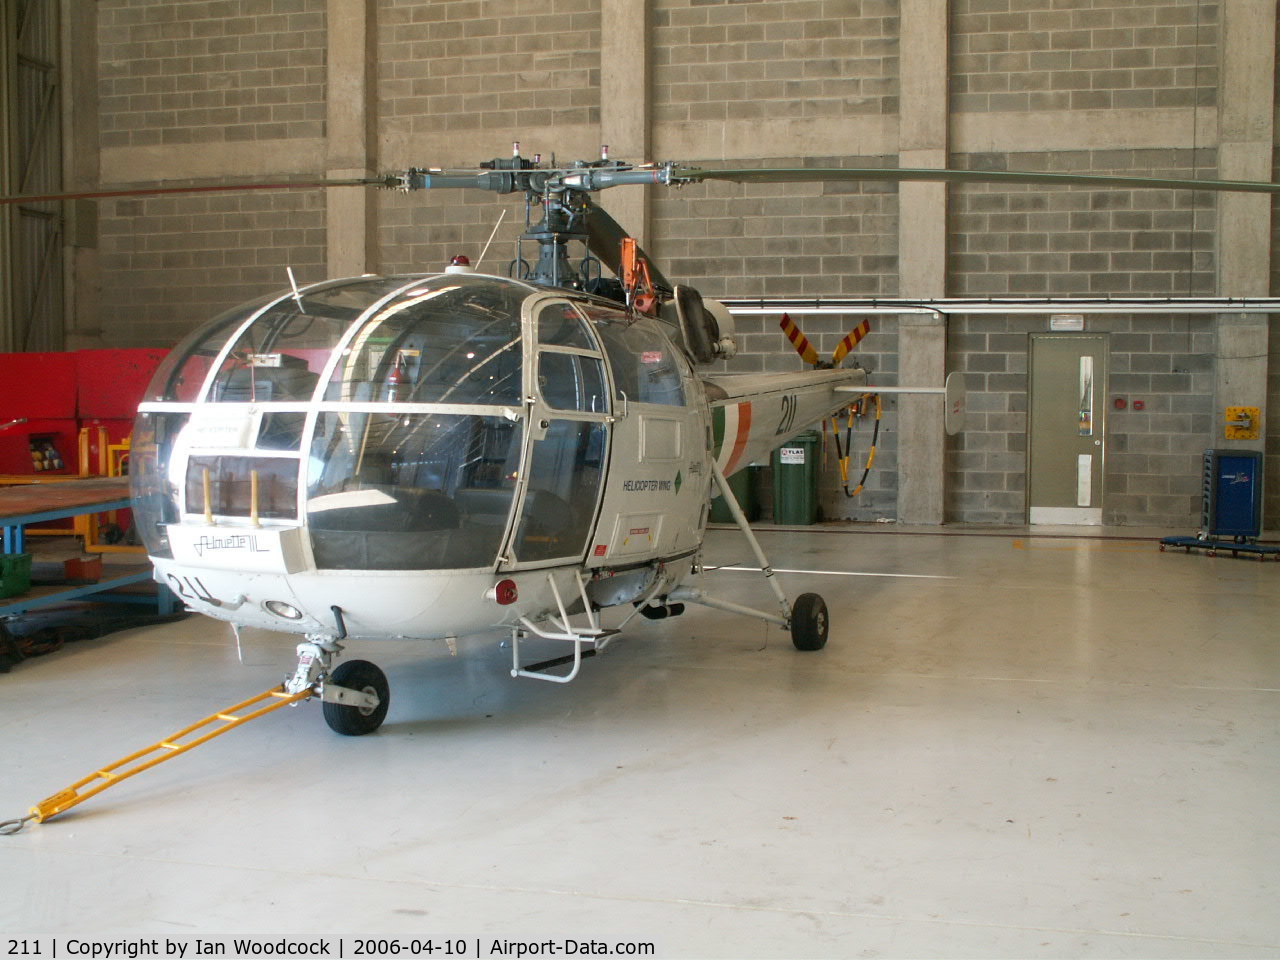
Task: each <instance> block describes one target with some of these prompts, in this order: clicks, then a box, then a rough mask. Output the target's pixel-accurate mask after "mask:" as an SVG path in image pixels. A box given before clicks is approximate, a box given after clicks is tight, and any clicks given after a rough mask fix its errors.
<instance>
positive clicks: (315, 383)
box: [134, 274, 608, 570]
mask: <svg viewBox="0 0 1280 960" xmlns="http://www.w3.org/2000/svg"><path fill="white" fill-rule="evenodd" d="M534 295H537V291H536V290H535V289H534V288H531V287H529V286H527V285H526V284H523V283H520V282H516V281H510V280H503V279H498V278H494V277H483V276H477V275H466V274H444V275H436V276H431V277H418V278H415V277H411V276H401V277H361V278H357V279H352V280H343V281H336V282H333V283H327V284H323V285H317V286H314V287H310V288H307V289H304V290H302V291H301V292H300V293H298V294H296V295H292V296H290V295H284V296H282V295H280V294H277V295H275V297H273V298H270V299H265V300H260V301H258V302H256V303H253V304H246V305H244V306H242V307H239V308H237V309H236V310H233V311H229V312H228V313H226V314H224V315H223V316H221V317H218V318H217V319H215V320H214V321H212V322H210V323H209V324H207V325H206V326H205V327H203V328H201V329H200V330H199V331H197V332H196V333H194V334H193V335H192V336H190V337H188V338H187V340H186V341H184V343H183V344H181V345H180V346H179V347H178V348H177V349H176V350H175V351H174V354H173V355H171V356H170V358H168V359H167V360H166V362H165V365H164V367H163V368H162V369H161V370H160V371H159V373H158V374H157V377H156V379H155V380H154V381H153V384H152V387H151V389H150V391H149V400H150V401H151V402H152V403H154V404H155V405H156V409H154V410H147V409H146V408H145V407H144V412H143V414H142V417H141V419H140V420H139V433H138V442H139V448H138V450H137V452H136V457H137V459H136V468H137V471H136V472H137V477H136V478H135V484H134V487H135V491H136V492H137V493H138V495H139V497H140V502H139V506H138V512H139V514H140V515H141V520H142V523H143V525H144V527H145V528H146V529H147V530H148V547H149V549H150V552H151V553H152V555H153V556H164V555H166V553H167V551H168V544H167V543H166V541H165V537H166V534H165V530H166V528H167V527H168V526H169V525H172V524H175V523H183V522H188V521H190V520H191V519H192V518H201V522H205V523H208V522H213V523H216V524H221V523H229V524H232V525H235V524H239V523H243V522H248V521H252V522H264V521H265V522H267V523H277V524H283V525H290V524H298V523H305V525H306V527H307V529H308V530H309V532H310V537H311V546H312V555H313V557H314V561H315V565H316V567H317V568H318V569H321V570H326V569H328V570H334V569H337V570H424V569H453V568H469V567H478V566H488V565H491V564H493V563H496V562H497V559H498V554H499V550H500V548H501V546H502V543H503V541H504V538H505V537H506V535H507V530H508V527H509V525H510V523H511V518H512V516H513V514H514V512H515V496H516V492H517V487H518V481H519V480H520V476H521V475H520V470H521V463H522V458H523V457H524V456H525V445H526V440H527V434H526V429H525V417H524V407H525V403H524V397H525V392H526V390H528V389H530V387H529V386H528V384H526V383H524V382H523V381H524V380H525V378H526V375H525V370H524V356H525V344H524V332H525V324H524V322H523V321H522V317H523V316H524V308H525V306H526V301H527V300H528V299H529V298H530V296H534ZM558 309H559V311H560V314H562V316H560V315H557V316H559V319H560V321H561V323H560V326H559V327H557V328H556V329H555V330H553V329H552V327H551V325H550V324H549V322H548V323H544V324H543V326H542V328H540V330H541V332H542V334H543V336H542V346H541V350H542V353H543V354H544V356H543V357H542V363H541V364H540V365H539V366H538V367H537V369H538V370H539V371H540V372H541V374H542V375H543V376H545V377H548V378H549V379H550V380H552V381H555V384H554V387H555V389H552V388H550V387H548V388H545V389H546V393H547V396H548V402H549V403H551V404H552V405H554V406H555V407H556V409H557V410H567V411H570V412H571V414H572V415H574V416H576V417H581V416H583V415H589V414H594V415H596V416H600V417H602V416H603V414H604V411H605V410H606V409H607V406H608V397H607V388H606V381H605V377H604V370H603V362H602V359H601V358H600V356H599V353H598V352H597V349H596V348H595V347H594V346H592V344H591V341H590V340H589V339H587V337H586V335H585V332H584V330H585V328H584V327H583V325H582V323H581V320H580V319H579V318H578V317H577V315H576V314H575V313H574V312H573V311H572V309H571V308H568V307H567V305H565V304H560V305H559V308H558ZM566 338H567V339H566ZM557 363H558V364H559V366H556V364H557ZM206 383H207V384H208V387H207V390H206V389H205V384H206ZM410 404H412V405H416V406H415V407H407V405H410ZM393 405H394V406H393ZM513 407H514V408H518V409H515V410H513V409H512V408H513ZM572 426H574V427H575V428H576V427H577V426H578V424H577V423H576V421H575V422H574V423H573V424H572ZM588 426H592V425H588ZM144 428H145V429H144ZM544 447H546V448H547V449H550V444H544ZM596 447H600V444H599V443H598V442H597V443H596ZM557 449H558V448H557ZM592 449H593V450H594V449H595V448H592ZM595 456H596V460H597V461H598V460H599V458H600V456H601V454H600V452H599V451H597V453H596V455H595ZM530 496H533V494H532V493H531V494H530ZM547 496H548V495H542V499H540V500H538V501H537V502H538V503H540V504H541V503H543V502H544V501H545V502H550V501H548V500H547ZM204 518H208V519H204ZM521 529H522V530H524V527H522V528H521ZM525 539H526V540H527V539H529V538H528V537H525ZM535 539H536V538H535ZM544 539H546V538H545V537H544ZM521 542H522V543H523V541H521ZM538 542H542V541H538ZM547 542H548V543H550V542H552V541H550V540H547ZM532 549H533V548H532V547H529V548H527V549H526V548H525V547H523V546H522V547H521V550H522V556H523V554H524V553H527V552H529V551H530V550H532ZM574 549H575V550H578V551H579V552H580V550H581V545H580V544H577V543H576V541H575V547H574ZM526 559H527V558H526Z"/></svg>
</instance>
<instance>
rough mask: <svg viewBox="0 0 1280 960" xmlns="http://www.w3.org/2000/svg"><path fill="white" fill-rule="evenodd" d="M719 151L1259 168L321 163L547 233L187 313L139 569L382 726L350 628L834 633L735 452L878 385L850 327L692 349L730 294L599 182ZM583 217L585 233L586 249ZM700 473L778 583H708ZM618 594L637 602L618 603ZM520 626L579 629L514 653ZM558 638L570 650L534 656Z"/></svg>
mask: <svg viewBox="0 0 1280 960" xmlns="http://www.w3.org/2000/svg"><path fill="white" fill-rule="evenodd" d="M712 179H719V180H728V181H734V182H742V183H749V182H762V181H775V182H786V181H791V182H795V181H813V180H865V179H885V180H938V179H942V180H950V181H960V182H963V181H966V180H968V181H984V182H990V181H1001V180H1006V181H1013V182H1030V183H1084V182H1088V183H1092V184H1098V183H1102V184H1111V185H1115V186H1125V185H1141V186H1166V187H1170V188H1192V189H1196V188H1209V189H1222V190H1256V191H1266V192H1274V191H1275V189H1276V187H1275V185H1273V184H1261V183H1252V182H1244V181H1196V180H1190V181H1185V180H1153V179H1150V178H1132V177H1104V176H1078V175H1058V174H1045V173H1017V172H1014V171H952V170H903V169H889V168H886V169H872V170H866V169H835V170H824V169H809V168H806V169H798V170H773V169H750V170H709V169H700V168H690V167H685V166H680V165H678V164H676V163H673V162H666V163H656V164H652V163H651V164H631V163H625V162H620V161H616V160H611V159H609V157H608V153H607V150H602V151H601V156H600V158H599V159H598V160H593V161H576V162H573V163H569V164H561V165H557V164H556V163H555V162H554V160H553V161H552V162H551V163H549V164H544V163H543V162H542V160H541V157H538V156H535V157H533V158H525V157H523V156H521V154H520V149H519V144H518V143H517V144H515V145H514V148H513V152H512V155H511V156H510V157H505V158H497V159H494V160H490V161H487V162H485V163H482V164H480V165H479V167H478V169H476V170H465V171H446V170H441V169H429V168H410V169H408V170H404V171H400V172H397V173H391V174H386V175H384V176H382V177H378V178H367V179H360V180H355V181H342V182H337V183H331V182H327V181H326V182H324V183H323V185H326V186H332V185H342V186H371V185H372V186H379V187H384V188H389V189H394V190H400V191H406V192H413V191H418V190H424V189H478V190H487V191H490V192H494V193H498V194H523V196H524V199H525V205H526V228H527V229H526V231H525V232H524V234H522V236H521V239H520V243H522V244H523V243H531V244H534V245H536V249H537V255H536V260H528V259H525V258H524V256H523V254H522V251H521V250H520V249H518V251H517V255H516V258H515V260H514V261H513V262H512V265H511V269H510V270H509V271H508V273H507V275H499V274H481V273H477V272H475V271H473V270H472V269H470V267H469V265H468V264H466V263H464V262H462V260H461V259H459V260H458V261H457V262H455V263H454V264H452V265H451V266H450V267H448V268H446V269H444V270H443V271H440V272H435V273H423V274H412V275H409V274H406V275H397V276H373V275H369V276H360V277H351V278H346V279H338V280H328V281H323V282H320V283H314V284H308V285H305V286H302V287H299V286H298V285H297V283H296V282H295V281H294V279H293V276H292V273H291V272H290V274H289V279H290V287H289V288H288V289H285V290H282V291H279V292H278V293H275V294H273V295H270V296H267V297H263V298H260V299H258V300H256V301H253V302H251V303H249V304H245V305H242V306H239V307H236V308H234V309H232V310H230V311H227V312H226V313H224V314H222V315H220V316H218V317H216V318H214V319H213V320H211V321H209V322H208V323H206V324H205V325H204V326H202V327H200V328H199V329H197V330H195V331H193V332H192V333H191V334H190V335H189V336H188V337H187V338H186V339H184V340H183V341H182V342H181V343H180V344H179V345H178V346H177V347H176V348H175V349H174V350H173V351H172V353H171V354H170V355H169V356H168V358H167V359H166V360H165V361H164V362H163V363H162V364H161V366H160V367H159V368H158V369H157V372H156V375H155V377H154V379H153V381H152V383H151V385H150V386H149V387H148V390H147V393H146V396H145V399H144V401H143V402H142V404H141V405H140V407H139V413H138V419H137V422H136V426H135V430H134V435H133V449H132V461H131V488H132V495H133V498H134V503H135V522H136V524H137V527H138V530H139V533H140V535H141V538H142V540H143V543H144V545H145V546H146V549H147V552H148V555H149V557H150V559H151V562H152V564H153V565H154V570H155V573H154V575H155V579H156V580H157V581H159V582H160V583H161V584H164V585H166V586H168V587H169V588H170V589H171V590H173V592H174V593H176V594H177V595H178V597H180V598H181V599H182V601H183V602H184V603H185V604H186V606H187V607H188V608H189V609H191V610H194V611H197V612H199V613H202V614H205V615H208V616H210V617H213V618H216V619H220V620H224V621H227V622H229V623H230V624H231V625H232V626H233V628H234V629H236V630H238V629H240V628H241V627H259V628H266V629H271V630H278V631H285V632H291V633H295V634H299V635H301V636H302V637H303V640H302V642H300V643H299V644H298V647H297V662H296V665H295V667H294V670H293V673H292V674H291V675H290V676H289V677H288V678H287V679H286V681H285V683H284V685H283V689H284V691H285V692H287V693H289V694H291V695H301V694H310V695H312V696H314V697H317V698H319V699H320V700H321V702H322V704H323V714H324V718H325V720H326V722H327V723H328V725H329V726H330V727H331V728H332V729H333V730H335V731H336V732H338V733H341V734H346V735H363V734H368V733H371V732H373V731H375V730H377V729H378V728H379V726H380V725H381V724H382V722H383V721H384V719H385V717H386V714H387V709H388V705H389V702H390V691H389V686H388V683H387V680H386V677H385V674H384V673H383V672H382V671H381V670H380V669H379V668H378V667H376V666H375V665H374V664H372V663H370V662H368V661H365V660H346V661H343V662H341V663H337V662H336V661H337V660H338V658H339V656H340V654H341V653H342V651H343V649H344V643H345V642H346V641H348V640H349V639H354V640H361V641H378V640H387V639H402V638H412V639H421V640H443V641H446V642H448V643H449V644H450V646H451V647H453V646H454V645H455V643H456V640H457V638H459V637H462V636H471V635H476V634H483V633H492V632H497V633H499V634H500V635H505V636H507V637H509V641H510V649H511V653H512V666H511V675H512V676H513V677H527V678H534V679H539V680H543V681H549V682H556V683H567V682H569V681H571V680H573V679H574V678H575V677H576V676H577V675H578V673H579V670H580V668H581V665H582V661H583V659H584V658H585V657H586V656H589V655H591V654H593V653H595V652H598V651H601V650H603V649H605V647H606V646H607V645H608V644H609V643H610V642H611V641H612V640H613V639H614V638H615V637H616V636H618V635H619V633H620V631H622V630H623V629H624V628H625V627H626V626H627V625H628V624H629V623H630V622H631V621H632V620H633V619H634V618H635V617H636V616H638V615H639V616H645V617H648V618H651V619H659V618H666V617H672V616H678V615H680V614H681V613H683V611H684V607H685V604H687V603H695V604H702V605H705V606H708V607H712V608H715V609H719V610H724V611H728V612H732V613H737V614H743V615H746V616H752V617H756V618H759V619H761V620H764V621H766V622H769V623H773V624H776V625H778V626H781V627H783V628H784V629H786V630H787V631H789V633H790V635H791V638H792V642H793V645H794V646H795V647H796V648H798V649H799V650H802V651H816V650H820V649H822V647H823V646H824V645H825V644H826V642H827V638H828V635H829V632H830V618H829V615H828V612H827V608H826V604H825V602H824V601H823V599H822V598H821V596H819V595H818V594H816V593H804V594H801V595H800V596H798V597H796V598H795V600H794V601H792V600H790V599H789V598H788V597H787V596H786V594H785V592H784V591H783V590H782V588H781V587H780V586H779V585H778V583H777V580H776V578H774V577H773V575H772V573H773V571H772V569H771V567H770V565H769V563H768V560H767V558H766V557H765V555H764V552H763V550H762V549H761V548H760V545H759V543H758V542H757V541H756V539H755V537H754V536H753V534H752V532H751V529H750V525H749V524H748V523H747V521H746V519H745V517H744V516H743V514H742V511H741V510H740V509H739V508H738V507H737V504H736V501H735V500H734V498H733V495H732V492H731V491H730V489H729V486H728V483H727V477H728V476H730V475H732V474H733V473H734V472H736V471H737V470H739V469H742V468H743V467H745V466H746V465H747V464H749V463H750V462H752V461H753V460H756V459H759V458H760V457H762V456H764V455H765V454H767V453H769V452H770V451H771V450H772V449H774V448H776V447H778V446H779V445H781V444H783V443H785V442H786V441H787V440H788V439H790V438H791V437H793V436H794V435H795V434H796V433H798V432H800V431H801V430H803V429H805V428H806V427H807V426H808V425H809V424H811V423H814V422H816V421H818V420H820V419H822V418H823V417H825V416H827V415H828V414H830V413H833V412H835V411H838V410H840V409H841V408H843V407H845V406H848V405H849V403H850V402H851V400H853V399H854V398H855V397H856V396H859V395H865V394H869V393H872V392H887V390H886V388H883V387H873V386H871V385H870V384H869V383H868V375H867V371H866V370H864V369H862V368H861V367H859V366H857V365H856V364H855V365H853V366H842V363H843V361H845V360H846V358H848V357H849V356H851V353H852V350H853V349H854V347H856V345H857V342H858V339H859V337H860V336H861V335H862V334H863V333H865V330H866V327H865V325H860V327H859V328H858V329H857V330H855V331H854V332H852V333H851V334H850V335H849V336H847V337H845V339H844V340H843V341H841V343H840V345H839V347H838V348H837V349H836V351H835V352H834V353H833V355H832V357H831V359H830V360H829V361H823V360H822V359H821V358H820V357H818V355H817V353H816V351H813V349H812V347H811V346H810V345H809V344H808V343H807V341H805V339H804V337H803V334H800V333H799V331H798V328H795V329H794V330H788V335H789V336H790V338H791V339H792V342H793V345H795V346H796V347H797V349H798V350H799V352H800V353H801V355H802V356H803V357H804V358H805V360H806V361H807V362H808V363H809V365H810V367H811V368H812V369H810V370H808V371H803V372H794V373H770V374H763V373H762V374H725V373H719V372H711V371H710V370H708V366H709V365H710V364H712V363H714V362H715V361H717V360H724V359H729V358H731V357H732V356H733V355H734V353H735V352H736V342H735V339H734V332H733V320H732V316H731V315H730V313H729V312H728V310H727V309H725V307H724V306H723V305H722V304H720V303H718V302H717V301H715V300H712V299H710V298H704V297H702V296H701V295H700V294H699V293H698V291H697V290H696V289H694V288H693V287H690V286H684V285H675V284H672V283H671V282H670V281H668V280H667V278H666V277H665V276H664V275H663V274H662V273H661V271H660V270H659V269H658V268H657V267H656V265H654V264H653V262H652V261H651V260H650V259H649V258H648V257H647V255H646V254H645V253H644V251H643V250H641V249H640V247H639V246H638V244H637V243H636V242H635V240H634V239H633V238H632V237H630V236H629V235H628V234H627V232H626V231H625V229H623V227H622V226H621V225H620V224H618V223H617V222H616V221H615V220H614V219H613V218H612V217H611V216H610V215H609V214H608V213H606V212H605V211H604V210H603V209H602V208H601V207H599V206H598V205H596V204H595V203H594V202H593V200H592V194H594V193H596V192H598V191H600V190H603V189H607V188H612V187H619V186H626V185H638V184H657V185H663V186H669V187H679V186H681V185H683V184H689V183H697V182H702V181H704V180H712ZM316 185H318V184H315V183H297V184H283V185H272V186H298V187H311V186H316ZM176 189H178V190H180V189H182V188H176ZM225 189H237V186H236V185H228V186H226V187H225ZM109 195H115V194H113V193H100V194H93V196H109ZM535 211H536V213H535ZM535 216H537V217H538V218H539V219H537V220H536V222H534V217H535ZM571 243H582V244H583V245H585V247H586V250H587V253H586V255H585V256H584V257H583V258H582V259H581V260H580V261H579V262H577V263H575V262H574V261H573V260H572V259H571V258H570V256H569V245H570V244H571ZM602 267H606V268H608V269H609V271H610V272H611V273H612V274H613V276H612V277H606V276H604V272H603V269H601V268H602ZM889 389H895V390H897V391H898V392H910V391H915V390H920V391H923V392H934V393H943V392H945V400H944V406H945V410H946V413H947V420H948V429H949V431H950V432H954V430H955V429H957V428H958V426H959V422H960V421H961V419H962V416H963V407H964V399H963V393H962V389H961V384H960V382H959V380H958V378H954V377H953V378H949V383H948V386H947V387H945V388H938V387H936V386H929V387H921V388H911V387H899V388H889ZM717 489H718V490H719V492H720V493H721V494H722V495H723V496H724V499H725V502H726V504H727V505H728V506H729V508H730V511H731V513H732V515H733V517H734V519H735V522H736V523H737V525H738V526H739V528H740V529H741V530H742V532H743V533H744V535H745V536H746V537H747V539H748V541H749V542H750V544H751V547H752V550H753V552H754V554H755V557H756V559H757V561H758V563H759V567H760V569H761V572H762V574H763V575H764V577H765V580H766V582H768V583H769V585H770V588H771V590H772V592H773V594H774V597H775V600H776V608H775V609H771V610H760V609H755V608H749V607H746V606H742V605H740V604H737V603H734V602H731V601H728V600H725V599H722V598H719V597H716V596H714V595H712V594H711V593H709V592H708V591H707V590H706V589H704V588H702V587H701V586H698V585H697V575H698V574H699V573H700V572H701V570H702V566H701V561H700V553H701V548H702V544H703V539H704V536H705V533H706V530H707V520H708V508H709V501H710V498H711V496H712V494H713V491H714V490H717ZM610 608H617V609H620V610H622V611H624V614H623V616H622V618H621V621H620V622H618V623H616V624H614V625H613V626H606V625H605V624H604V621H603V619H602V617H601V611H603V610H607V609H610ZM532 637H537V638H542V639H549V640H558V641H564V642H567V643H568V644H570V645H571V650H572V652H571V653H570V654H568V655H567V656H565V657H562V658H557V659H556V660H553V661H548V662H546V663H540V664H529V663H526V662H524V661H523V659H522V657H521V648H522V642H523V641H525V640H527V639H529V638H532ZM562 664H568V665H569V669H568V670H567V672H564V673H553V672H550V671H551V669H552V668H553V667H554V666H557V665H562Z"/></svg>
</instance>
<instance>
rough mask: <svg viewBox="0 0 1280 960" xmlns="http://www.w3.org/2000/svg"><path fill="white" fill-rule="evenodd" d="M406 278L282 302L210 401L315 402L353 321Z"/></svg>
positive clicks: (254, 329)
mask: <svg viewBox="0 0 1280 960" xmlns="http://www.w3.org/2000/svg"><path fill="white" fill-rule="evenodd" d="M404 283H405V281H404V280H403V279H387V278H378V279H376V280H363V281H356V282H354V283H345V284H341V285H337V286H333V287H325V288H322V289H319V290H314V291H309V292H307V293H305V294H303V295H302V296H301V297H299V298H294V297H289V298H287V299H285V300H281V301H280V302H279V303H277V304H275V305H274V306H273V307H271V308H270V309H268V310H267V311H266V312H265V313H263V314H262V316H260V317H258V319H257V320H255V321H254V322H253V323H252V324H251V325H250V326H249V328H248V329H247V330H245V332H244V333H243V334H241V336H240V339H239V340H238V341H237V342H236V344H235V346H234V347H233V348H232V350H231V353H230V354H229V355H228V357H227V359H226V360H225V361H224V362H223V365H222V369H221V370H220V371H218V376H217V378H216V379H215V380H214V383H213V390H212V392H211V393H210V395H209V399H210V400H213V401H222V402H225V403H249V402H252V403H269V402H273V401H274V402H279V401H298V400H310V399H311V397H312V395H313V394H314V393H315V389H316V384H317V383H318V381H319V379H320V373H321V371H322V370H323V369H324V365H325V362H326V361H327V360H328V359H329V355H330V354H331V353H332V352H333V349H334V347H336V346H337V345H338V342H339V341H340V340H341V339H342V335H343V334H344V333H346V331H347V329H348V327H350V326H351V323H352V321H353V320H355V319H356V318H357V317H359V316H360V314H361V313H363V312H364V311H365V310H366V309H367V308H368V307H369V305H370V304H371V303H373V302H374V301H375V300H377V299H379V298H380V297H383V296H386V295H387V294H388V293H390V292H391V291H392V290H394V289H396V287H401V286H404Z"/></svg>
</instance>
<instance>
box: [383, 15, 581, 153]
mask: <svg viewBox="0 0 1280 960" xmlns="http://www.w3.org/2000/svg"><path fill="white" fill-rule="evenodd" d="M377 60H378V63H377V68H378V100H379V104H378V113H379V117H380V120H381V124H382V126H381V133H382V135H383V136H385V137H412V136H414V135H417V134H438V133H441V132H458V131H474V130H489V131H513V130H516V131H518V130H520V129H521V128H522V127H539V128H545V127H548V126H550V127H564V126H573V125H578V124H592V123H599V121H600V5H599V3H598V2H597V0H540V2H539V0H516V2H505V3H504V2H494V0H433V2H430V3H424V2H422V0H378V54H377ZM512 139H519V136H518V135H514V136H512V135H508V134H507V133H505V132H504V133H503V134H501V135H499V137H498V141H499V143H501V141H502V140H506V141H508V144H507V145H508V146H509V141H510V140H512ZM432 160H433V158H423V161H424V162H430V161H432Z"/></svg>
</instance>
